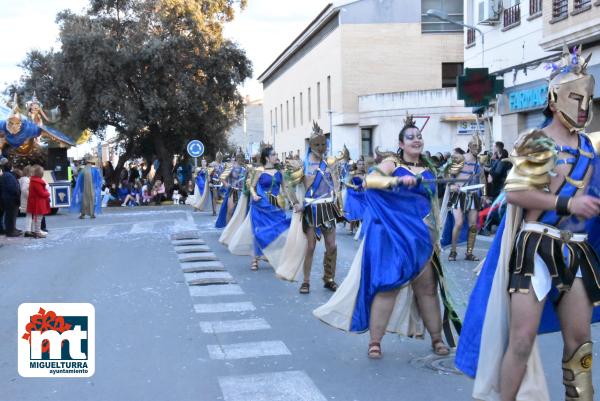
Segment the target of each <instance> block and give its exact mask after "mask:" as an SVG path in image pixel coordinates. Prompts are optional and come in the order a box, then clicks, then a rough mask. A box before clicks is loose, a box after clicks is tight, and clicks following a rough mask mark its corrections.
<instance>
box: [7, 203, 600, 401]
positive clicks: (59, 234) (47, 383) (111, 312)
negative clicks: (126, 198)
mask: <svg viewBox="0 0 600 401" xmlns="http://www.w3.org/2000/svg"><path fill="white" fill-rule="evenodd" d="M19 224H22V221H20V222H19ZM48 228H49V230H50V235H49V237H48V238H47V239H45V240H33V239H28V238H16V239H6V238H5V237H0V241H2V243H3V244H4V246H3V247H1V248H0V294H1V295H0V316H2V322H3V324H2V325H0V400H2V401H4V400H6V401H17V400H32V401H34V400H35V401H37V400H46V399H52V400H56V399H59V400H77V401H80V400H102V401H104V400H107V401H108V400H111V401H113V400H124V401H125V400H127V401H129V400H182V401H183V400H202V401H212V400H225V401H250V400H251V401H263V400H264V401H267V400H268V401H279V400H281V401H299V400H303V401H323V400H342V401H353V400H357V401H358V400H360V401H371V400H378V401H388V400H390V401H391V400H410V401H438V400H439V401H442V400H443V401H455V400H456V401H458V400H470V399H471V398H470V393H471V387H472V382H471V380H470V379H468V378H466V377H465V376H462V375H460V374H458V373H457V372H456V371H455V370H454V368H453V364H452V358H436V357H433V356H432V355H431V351H430V346H429V341H428V340H426V341H422V340H410V339H404V338H400V337H398V336H394V335H388V336H386V337H385V338H384V341H383V352H384V358H383V359H381V360H377V361H373V360H369V359H368V358H367V357H366V349H367V344H368V335H367V334H364V335H354V334H347V333H344V332H341V331H338V330H335V329H332V328H330V327H328V326H326V325H324V324H322V323H321V322H319V321H318V320H316V319H315V318H314V317H313V316H312V310H313V309H314V308H316V307H317V306H319V305H321V304H323V303H324V302H326V300H327V299H328V297H329V296H330V292H328V291H327V290H325V289H323V288H322V287H321V286H320V285H319V283H320V274H321V272H322V267H321V260H322V254H323V249H322V246H319V248H318V249H317V255H316V256H315V265H314V267H313V276H314V277H313V278H312V284H313V285H312V288H311V290H312V292H311V294H310V295H308V296H306V295H300V294H298V284H297V283H288V282H284V281H280V280H278V279H276V278H275V277H274V275H273V272H272V269H271V268H270V267H268V266H267V265H266V264H264V262H263V263H261V268H260V269H259V271H257V272H253V271H250V269H249V267H250V260H249V258H247V257H239V256H233V255H231V254H229V253H228V252H227V250H226V249H225V248H224V247H223V246H222V245H221V244H219V243H218V241H217V240H218V237H219V235H220V230H216V229H214V228H213V217H212V216H210V215H209V214H207V213H191V212H190V211H189V210H188V209H186V208H184V207H175V206H173V207H164V206H163V207H159V208H154V207H148V208H133V209H132V208H118V209H109V210H106V211H105V213H104V214H102V215H100V216H98V218H97V219H96V220H93V221H91V220H79V219H77V218H76V216H72V215H68V214H59V215H57V216H51V217H49V218H48ZM190 231H194V232H198V233H199V235H198V237H200V238H201V240H202V241H204V242H205V245H206V246H207V247H208V248H209V249H210V252H212V253H214V256H215V257H214V258H213V259H216V260H215V261H213V262H210V263H209V264H210V265H212V266H213V267H215V268H214V269H212V270H215V271H211V272H206V273H185V274H184V271H183V268H189V267H193V265H192V264H190V263H189V262H185V261H183V262H181V263H180V260H179V258H180V257H182V255H184V256H185V254H181V253H177V252H176V246H180V245H178V244H175V243H173V242H172V238H171V236H172V234H177V233H185V232H190ZM338 233H339V236H338V247H339V252H338V255H339V256H338V281H340V282H341V280H342V279H343V277H344V276H345V274H346V272H347V271H348V269H349V267H350V263H351V261H352V258H353V257H354V253H355V252H356V249H357V248H358V244H357V243H356V242H355V241H354V240H353V239H352V238H351V236H349V235H346V234H345V232H344V229H343V228H341V227H340V228H339V230H338ZM488 245H489V241H484V240H481V241H479V242H478V245H477V249H476V254H478V255H479V256H480V257H482V256H484V255H485V251H486V248H487V246H488ZM203 246H204V245H200V247H203ZM177 249H179V248H177ZM460 254H461V252H460V249H459V255H460ZM473 267H475V263H473V262H465V261H459V262H455V263H453V264H452V265H450V268H451V271H452V275H451V277H450V279H451V280H452V282H453V286H454V287H455V296H456V298H457V299H459V300H466V299H467V298H468V294H469V292H470V289H471V286H472V284H473V282H474V275H473V274H472V272H471V270H472V269H473ZM193 280H197V283H201V282H206V281H207V280H208V281H210V280H216V281H221V282H230V283H229V284H224V285H203V286H198V285H193V286H190V285H188V282H191V281H193ZM198 280H199V281H198ZM24 302H89V303H92V304H93V305H94V307H95V310H96V373H95V374H94V376H92V377H91V378H69V379H59V378H52V379H46V378H44V379H41V378H22V377H20V376H19V374H18V372H17V338H18V336H17V335H16V334H17V333H16V332H17V308H18V306H19V304H21V303H24ZM460 309H461V311H464V304H463V305H462V306H461V307H460ZM593 334H594V339H595V340H596V341H598V340H599V339H600V328H599V327H595V328H594V329H593ZM540 345H541V348H542V351H543V352H542V353H543V360H544V362H545V365H546V374H547V375H548V383H549V388H550V391H551V394H552V396H553V401H554V400H556V401H559V400H562V399H563V397H562V392H563V390H562V384H561V372H560V357H561V340H560V336H559V335H556V334H553V335H545V336H542V337H541V338H540ZM596 349H597V347H596ZM599 377H600V376H599V375H598V372H597V371H596V372H595V374H594V378H595V380H594V381H595V382H596V383H600V380H599V379H598V378H599Z"/></svg>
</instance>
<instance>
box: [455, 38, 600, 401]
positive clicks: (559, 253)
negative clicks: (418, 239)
mask: <svg viewBox="0 0 600 401" xmlns="http://www.w3.org/2000/svg"><path fill="white" fill-rule="evenodd" d="M589 59H590V58H589V57H588V58H586V59H584V58H582V57H581V48H579V49H574V51H573V53H569V51H568V49H566V48H565V49H564V50H563V57H562V59H561V61H560V63H559V64H556V65H553V66H552V67H553V73H552V76H551V80H550V83H549V89H548V105H547V107H546V110H545V111H544V113H545V114H546V116H547V117H549V118H551V122H550V123H549V125H547V126H546V127H545V128H544V129H543V130H533V131H531V132H528V133H526V134H524V135H522V136H521V137H520V138H519V139H518V140H517V143H516V144H515V147H514V149H513V151H512V153H511V160H512V163H513V168H512V170H511V171H510V173H509V176H508V178H507V181H506V185H505V190H506V197H507V201H508V207H507V211H506V215H505V218H504V219H503V221H502V224H501V226H500V227H499V229H498V232H497V234H496V237H495V239H494V242H493V244H492V247H491V248H490V251H489V253H488V255H487V258H486V260H485V262H484V265H483V268H482V270H481V274H480V276H479V279H478V281H477V284H476V286H475V288H474V290H473V293H472V294H471V299H470V302H469V307H468V309H467V313H466V316H465V325H464V328H463V332H462V336H461V341H460V344H459V346H458V351H457V355H456V365H457V367H458V368H459V369H461V370H462V371H463V372H465V373H466V374H468V375H470V376H475V386H474V389H473V397H474V398H475V399H477V400H486V401H487V400H502V401H514V400H519V401H531V400H536V401H548V400H549V399H550V395H549V393H548V389H547V386H546V381H545V377H544V372H543V368H542V365H541V359H540V353H539V350H538V348H537V346H536V335H537V334H538V333H548V332H555V331H559V330H560V331H562V337H563V342H564V346H563V351H562V361H563V362H562V370H563V383H564V385H565V392H566V395H565V399H566V400H567V401H593V392H594V390H593V386H592V372H591V367H592V355H593V350H592V343H591V341H590V339H591V335H590V332H591V329H590V322H597V321H599V320H600V307H599V306H600V283H599V280H598V278H599V277H600V260H599V259H598V256H597V255H598V253H597V252H598V250H599V249H598V247H597V245H599V242H598V239H599V233H598V230H597V227H598V224H599V218H598V214H599V213H600V199H598V195H600V194H599V193H597V192H596V191H597V190H598V188H600V182H598V181H600V171H598V168H599V167H598V165H599V164H598V163H599V159H598V147H599V146H600V133H595V134H590V135H589V136H588V135H585V134H582V133H581V131H582V130H583V129H584V128H585V127H586V126H587V125H588V124H589V122H590V120H591V117H592V113H591V107H592V99H593V89H594V78H593V77H592V76H590V75H587V74H586V71H585V69H586V66H587V63H588V61H589ZM590 138H592V140H591V139H590ZM592 195H593V196H592ZM594 248H595V249H594Z"/></svg>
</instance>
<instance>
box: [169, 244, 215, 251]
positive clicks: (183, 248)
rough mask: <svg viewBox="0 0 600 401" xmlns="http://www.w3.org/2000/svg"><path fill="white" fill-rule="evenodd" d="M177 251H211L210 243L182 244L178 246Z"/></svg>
mask: <svg viewBox="0 0 600 401" xmlns="http://www.w3.org/2000/svg"><path fill="white" fill-rule="evenodd" d="M175 252H177V253H194V252H210V247H209V246H208V245H182V246H176V247H175Z"/></svg>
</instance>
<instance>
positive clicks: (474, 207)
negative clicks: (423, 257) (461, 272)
mask: <svg viewBox="0 0 600 401" xmlns="http://www.w3.org/2000/svg"><path fill="white" fill-rule="evenodd" d="M482 147H483V142H482V141H481V138H480V137H479V135H478V134H475V135H473V137H472V138H471V140H470V141H469V151H468V152H467V153H465V154H464V160H463V161H462V165H461V167H460V169H459V171H458V173H457V174H456V178H458V179H466V180H467V181H466V182H465V183H463V184H454V185H451V187H450V188H451V190H452V195H451V197H450V203H451V205H452V215H453V217H454V227H453V228H452V248H451V250H450V254H449V255H448V260H450V261H454V260H456V256H457V252H456V245H457V242H458V240H459V237H460V234H461V232H462V228H463V224H464V222H465V218H466V219H467V223H468V225H469V231H468V236H467V251H466V253H465V260H471V261H477V260H479V258H478V257H477V256H475V255H474V254H473V249H475V239H476V238H477V216H478V214H479V210H481V204H482V191H481V190H480V189H479V188H477V186H478V184H482V183H484V182H485V175H484V170H483V168H482V166H481V165H480V163H479V159H478V156H479V154H480V153H481V150H482ZM473 186H474V187H473ZM467 188H470V189H468V190H467Z"/></svg>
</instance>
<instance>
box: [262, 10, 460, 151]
mask: <svg viewBox="0 0 600 401" xmlns="http://www.w3.org/2000/svg"><path fill="white" fill-rule="evenodd" d="M434 6H435V7H437V8H443V9H445V10H446V11H447V12H448V13H449V14H450V15H451V16H452V18H455V19H456V20H460V21H462V0H422V1H421V0H354V1H342V2H337V3H333V4H330V5H328V6H327V7H326V8H325V9H323V11H322V12H321V13H320V14H319V15H318V16H317V17H316V18H315V19H314V20H313V21H312V22H311V23H310V24H309V25H308V26H307V28H306V29H305V30H304V31H303V32H302V33H301V34H300V36H298V37H297V38H296V39H295V40H294V41H293V42H292V43H291V44H290V45H289V47H288V48H287V49H286V50H285V51H284V52H283V53H282V54H281V55H280V56H279V57H278V58H277V59H276V60H275V61H274V62H273V63H272V65H271V66H269V68H268V69H267V70H266V71H265V72H263V73H262V74H261V75H260V76H259V78H258V79H259V81H260V82H261V83H262V84H263V90H264V92H263V96H264V108H263V110H264V138H265V142H269V143H273V144H274V145H275V149H276V150H277V151H278V152H280V153H284V152H285V153H287V152H290V151H292V152H294V153H296V152H298V153H300V154H304V152H305V150H306V148H307V143H308V137H309V136H310V133H311V127H312V123H313V121H315V122H317V123H318V124H319V125H320V126H321V128H322V129H323V130H324V131H325V132H326V133H327V135H329V136H330V139H331V142H332V150H333V152H334V153H337V152H338V151H340V150H341V149H342V147H343V146H344V145H346V146H347V147H348V149H349V150H350V154H351V157H353V158H356V157H358V156H360V155H361V154H365V153H364V152H365V150H366V149H372V148H373V144H374V143H375V142H376V141H380V140H382V139H381V138H384V137H386V136H390V137H393V136H396V137H397V133H398V131H399V129H400V126H396V127H392V126H387V125H386V127H387V128H386V130H387V129H389V130H390V131H389V132H385V133H384V132H383V131H382V130H383V129H384V128H383V126H380V128H379V129H378V130H377V129H376V130H370V129H369V128H372V126H371V127H369V126H362V116H363V111H362V110H360V106H359V103H360V102H359V98H360V97H361V96H365V95H370V94H374V93H392V92H407V91H420V90H432V89H442V88H443V87H444V86H445V85H453V83H454V82H455V80H456V76H457V75H459V74H460V73H461V72H462V63H463V46H464V45H463V40H462V34H461V33H462V29H461V28H460V27H457V26H455V25H452V24H447V23H440V22H439V21H435V20H432V19H431V18H429V17H427V16H426V15H425V11H426V10H427V9H428V8H432V7H434ZM365 102H367V100H365ZM367 103H368V102H367ZM365 104H366V103H365ZM394 107H395V106H394ZM369 124H370V123H369ZM332 131H333V135H331V132H332ZM377 136H379V138H380V139H377Z"/></svg>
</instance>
